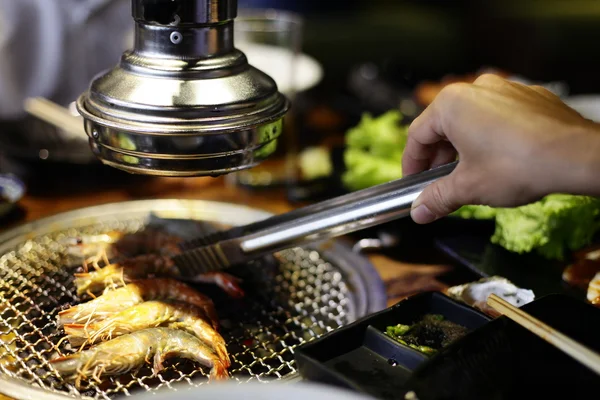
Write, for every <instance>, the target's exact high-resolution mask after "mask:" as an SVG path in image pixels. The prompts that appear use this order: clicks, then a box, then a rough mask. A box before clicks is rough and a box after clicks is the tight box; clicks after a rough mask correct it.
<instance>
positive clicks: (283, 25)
mask: <svg viewBox="0 0 600 400" xmlns="http://www.w3.org/2000/svg"><path fill="white" fill-rule="evenodd" d="M234 26H235V31H234V34H235V46H236V47H237V48H238V49H240V50H241V51H242V52H244V53H245V54H246V57H247V58H248V62H249V63H250V64H251V65H252V66H254V67H256V68H258V69H259V70H261V71H263V72H265V73H266V74H268V75H269V76H271V78H273V79H274V80H275V82H276V83H277V86H278V89H279V91H280V92H282V93H283V94H284V95H285V96H286V97H287V98H288V99H289V100H290V101H291V102H292V107H291V109H290V111H289V112H288V114H287V115H286V116H285V118H284V129H283V133H282V134H281V135H280V137H279V139H278V142H277V149H276V150H275V152H274V153H273V154H271V155H270V156H269V158H268V159H267V160H265V161H263V162H262V163H261V164H260V165H258V166H256V167H254V168H252V169H249V170H245V171H240V172H236V173H234V174H231V176H230V177H229V178H228V179H229V180H230V181H231V180H233V183H234V184H236V185H238V186H242V187H250V188H268V187H276V186H286V185H287V184H289V183H290V182H293V181H294V180H295V179H296V176H297V166H296V165H297V153H298V151H297V132H296V130H295V127H294V117H295V113H294V107H293V103H294V101H295V96H296V90H297V85H296V84H297V82H296V79H297V75H296V71H295V67H296V61H297V58H298V56H299V54H300V52H301V47H302V26H303V20H302V17H301V16H300V15H298V14H295V13H292V12H289V11H281V10H274V9H264V10H257V9H255V10H240V14H239V16H238V17H237V18H236V20H235V25H234Z"/></svg>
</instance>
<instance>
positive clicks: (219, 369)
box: [50, 327, 229, 387]
mask: <svg viewBox="0 0 600 400" xmlns="http://www.w3.org/2000/svg"><path fill="white" fill-rule="evenodd" d="M171 357H180V358H185V359H190V360H192V361H196V362H198V363H200V364H202V365H204V366H207V367H209V368H211V371H210V379H211V380H224V379H227V378H228V377H229V374H228V372H227V367H226V366H225V364H224V363H223V361H222V360H221V359H220V358H219V357H218V356H217V354H216V353H215V352H213V351H212V350H211V349H210V348H209V347H208V346H206V345H205V344H204V343H203V342H202V341H201V340H200V339H198V338H197V337H196V336H194V335H192V334H190V333H187V332H184V331H182V330H178V329H171V328H162V327H159V328H148V329H143V330H139V331H136V332H132V333H129V334H125V335H122V336H119V337H117V338H115V339H111V340H109V341H107V342H103V343H100V344H99V345H97V346H95V347H92V348H91V349H88V350H85V351H81V352H78V353H74V354H71V355H68V356H65V357H60V358H57V359H54V360H51V361H50V362H51V364H52V365H53V366H54V368H55V369H56V370H57V371H58V373H59V374H60V375H61V376H62V377H63V378H65V379H68V380H75V382H76V385H77V386H78V387H79V386H80V384H81V380H82V379H90V378H91V379H94V380H95V381H97V382H101V381H100V378H101V377H103V376H110V375H121V374H124V373H127V372H130V371H133V370H136V369H139V368H141V367H142V366H143V365H144V364H145V363H152V370H153V373H154V374H155V375H156V374H157V373H159V372H160V371H161V370H162V369H163V368H164V367H163V362H164V361H165V360H166V359H168V358H171ZM150 360H152V361H150Z"/></svg>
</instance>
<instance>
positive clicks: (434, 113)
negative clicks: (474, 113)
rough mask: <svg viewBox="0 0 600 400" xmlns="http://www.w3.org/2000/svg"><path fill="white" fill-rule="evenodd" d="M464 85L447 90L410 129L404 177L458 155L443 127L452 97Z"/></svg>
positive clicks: (403, 158)
mask: <svg viewBox="0 0 600 400" xmlns="http://www.w3.org/2000/svg"><path fill="white" fill-rule="evenodd" d="M459 86H460V84H452V85H449V86H447V87H446V88H444V89H443V90H442V91H441V92H440V94H439V95H438V96H437V97H436V99H435V100H434V101H433V103H432V104H431V105H430V106H429V107H427V108H426V109H425V111H423V113H422V114H421V115H420V116H419V117H418V118H417V119H415V120H414V121H413V123H412V124H411V125H410V127H409V128H408V141H407V143H406V148H405V150H404V154H403V157H402V171H403V175H412V174H416V173H418V172H421V171H424V170H426V169H429V168H431V166H432V165H434V164H437V165H439V163H443V161H444V160H448V159H451V158H452V157H455V156H456V152H455V151H454V150H453V147H452V146H451V145H450V144H449V143H448V142H447V138H446V135H445V132H444V129H443V127H442V125H443V115H444V113H446V112H447V109H448V103H449V101H450V102H451V99H450V98H451V97H454V98H455V97H456V96H455V95H456V92H457V91H458V90H459Z"/></svg>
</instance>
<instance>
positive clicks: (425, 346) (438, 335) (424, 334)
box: [385, 314, 467, 355]
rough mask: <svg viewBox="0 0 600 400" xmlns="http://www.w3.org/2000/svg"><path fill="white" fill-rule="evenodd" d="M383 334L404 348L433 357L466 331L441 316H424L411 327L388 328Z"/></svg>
mask: <svg viewBox="0 0 600 400" xmlns="http://www.w3.org/2000/svg"><path fill="white" fill-rule="evenodd" d="M385 333H386V335H388V336H390V337H391V338H393V339H394V340H396V341H397V342H399V343H401V344H403V345H405V346H408V347H411V348H413V349H415V350H418V351H420V352H421V353H424V354H427V355H433V354H435V353H437V352H438V351H439V350H440V349H442V348H443V347H446V346H448V345H449V344H450V343H452V342H453V341H455V340H457V339H459V338H461V337H462V336H464V335H465V334H466V333H467V329H466V328H465V327H463V326H460V325H458V324H455V323H454V322H451V321H448V320H446V319H445V318H444V316H443V315H439V314H426V315H425V316H423V318H422V319H421V320H420V321H418V322H417V323H415V324H413V325H403V324H397V325H392V326H388V327H386V329H385Z"/></svg>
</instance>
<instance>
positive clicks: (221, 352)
mask: <svg viewBox="0 0 600 400" xmlns="http://www.w3.org/2000/svg"><path fill="white" fill-rule="evenodd" d="M214 347H215V351H216V353H217V355H218V356H219V358H220V359H221V361H222V362H223V365H224V366H225V368H229V367H230V366H231V360H230V358H229V353H227V347H226V346H225V343H215V344H214Z"/></svg>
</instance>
